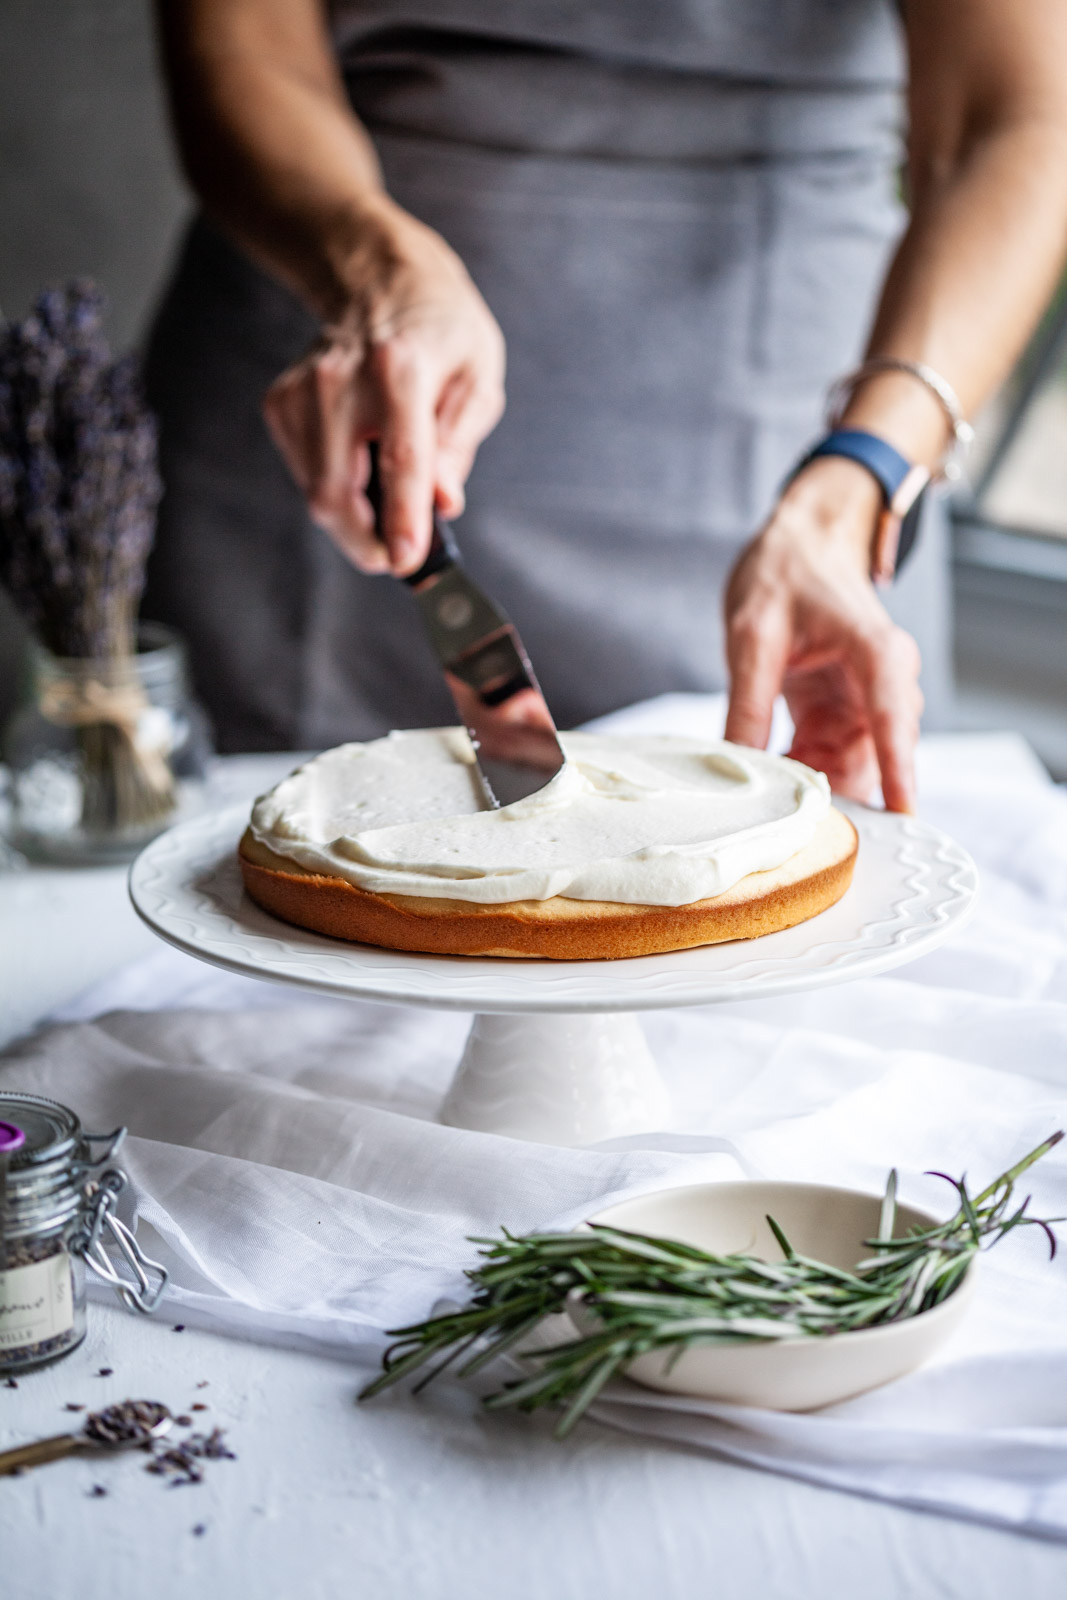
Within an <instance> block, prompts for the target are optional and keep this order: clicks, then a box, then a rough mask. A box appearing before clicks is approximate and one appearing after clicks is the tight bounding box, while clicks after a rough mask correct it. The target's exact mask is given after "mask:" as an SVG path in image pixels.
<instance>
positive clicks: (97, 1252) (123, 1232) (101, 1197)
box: [71, 1129, 168, 1314]
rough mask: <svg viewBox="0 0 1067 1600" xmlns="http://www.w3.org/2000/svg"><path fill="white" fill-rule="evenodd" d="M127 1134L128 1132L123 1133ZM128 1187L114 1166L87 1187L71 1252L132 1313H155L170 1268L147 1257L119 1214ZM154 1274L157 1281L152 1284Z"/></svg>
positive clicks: (122, 1174) (124, 1178) (124, 1177)
mask: <svg viewBox="0 0 1067 1600" xmlns="http://www.w3.org/2000/svg"><path fill="white" fill-rule="evenodd" d="M122 1131H123V1132H125V1129H123V1130H122ZM125 1187H126V1174H125V1173H124V1172H120V1171H119V1170H118V1168H117V1167H110V1168H109V1169H108V1170H107V1171H106V1172H102V1173H101V1174H100V1176H99V1178H97V1179H95V1180H94V1181H93V1182H91V1183H88V1184H86V1186H85V1200H86V1218H85V1223H84V1225H83V1227H82V1229H81V1231H80V1232H79V1233H78V1234H77V1235H76V1236H75V1237H74V1238H73V1239H72V1240H71V1249H72V1250H76V1251H77V1252H78V1253H79V1254H80V1255H82V1256H84V1258H85V1263H86V1265H87V1266H88V1267H90V1268H91V1269H92V1270H93V1272H95V1273H96V1275H97V1277H98V1278H103V1280H104V1282H105V1283H110V1284H111V1286H112V1288H113V1289H114V1290H115V1293H116V1294H117V1295H118V1297H119V1299H120V1300H121V1301H122V1303H123V1304H124V1305H125V1306H126V1308H127V1309H128V1310H130V1311H143V1312H145V1313H146V1314H147V1313H149V1312H152V1311H155V1309H156V1307H157V1306H158V1305H159V1302H160V1300H161V1299H162V1297H163V1290H164V1289H165V1288H166V1286H167V1277H168V1274H167V1269H166V1267H164V1266H163V1265H162V1263H161V1262H159V1261H153V1260H152V1258H151V1257H150V1256H146V1255H145V1253H144V1251H143V1250H142V1249H141V1247H140V1245H139V1244H138V1243H137V1240H136V1239H135V1238H134V1236H133V1234H132V1233H131V1232H130V1230H129V1228H127V1226H126V1224H125V1223H124V1222H123V1221H122V1220H121V1219H120V1218H119V1217H117V1216H116V1215H115V1212H114V1207H115V1202H116V1201H117V1199H118V1197H119V1195H120V1194H121V1193H122V1191H123V1189H124V1188H125ZM105 1229H106V1230H107V1232H108V1234H109V1235H110V1238H111V1240H113V1241H114V1243H115V1244H116V1245H118V1248H119V1251H120V1253H121V1254H122V1256H123V1258H124V1259H125V1261H126V1263H127V1265H128V1266H129V1268H130V1271H131V1272H132V1273H133V1281H132V1282H131V1281H130V1279H129V1278H127V1277H124V1276H123V1275H122V1273H120V1272H119V1271H118V1270H117V1269H116V1267H115V1265H114V1264H113V1262H112V1261H111V1259H110V1257H109V1256H108V1254H107V1251H106V1250H105V1248H104V1240H103V1234H104V1230H105ZM151 1274H155V1275H156V1279H157V1281H156V1282H155V1284H153V1282H152V1277H151Z"/></svg>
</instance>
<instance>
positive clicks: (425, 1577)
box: [0, 758, 1067, 1600]
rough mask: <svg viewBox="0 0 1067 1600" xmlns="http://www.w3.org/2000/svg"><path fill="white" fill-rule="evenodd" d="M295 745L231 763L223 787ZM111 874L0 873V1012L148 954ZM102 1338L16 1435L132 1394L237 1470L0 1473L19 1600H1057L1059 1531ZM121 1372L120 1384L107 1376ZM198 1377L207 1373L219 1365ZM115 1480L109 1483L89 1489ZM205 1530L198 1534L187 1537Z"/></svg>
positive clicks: (259, 1364) (295, 1362) (182, 1341)
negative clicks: (362, 1401)
mask: <svg viewBox="0 0 1067 1600" xmlns="http://www.w3.org/2000/svg"><path fill="white" fill-rule="evenodd" d="M279 764H281V765H283V766H284V765H285V760H284V758H282V761H281V763H279V761H278V759H277V758H264V759H263V760H261V761H260V760H257V761H248V760H242V761H241V762H240V763H234V764H233V765H232V767H230V768H229V769H227V770H226V771H224V773H223V775H222V778H221V780H220V781H221V785H222V789H221V790H220V792H223V791H224V792H225V793H226V795H227V797H229V796H232V795H234V794H239V793H240V792H241V791H242V790H246V791H247V792H249V793H250V792H253V791H254V790H255V789H256V788H257V787H261V786H262V785H263V784H264V783H265V782H267V781H269V780H270V778H271V776H272V775H273V773H274V772H275V771H277V770H278V767H279ZM148 938H149V936H148V935H147V934H146V933H145V932H144V931H143V930H142V929H141V928H140V926H139V924H138V923H137V921H136V918H135V917H134V914H133V912H132V910H130V908H129V906H128V904H127V903H126V900H125V889H124V875H123V874H122V873H121V872H119V871H117V870H115V871H94V872H91V873H87V874H84V875H83V874H75V873H55V872H48V871H45V870H43V869H38V868H30V869H28V870H24V871H21V872H17V873H10V874H5V875H4V876H3V877H0V1026H2V1028H3V1030H4V1034H5V1037H12V1036H14V1035H15V1034H17V1033H19V1032H22V1031H24V1030H25V1029H26V1028H28V1027H29V1026H31V1025H32V1023H33V1022H34V1021H35V1020H36V1019H37V1018H39V1017H40V1016H42V1015H44V1014H45V1013H46V1012H48V1011H50V1010H53V1009H54V1008H55V1007H57V1006H59V1005H62V1004H63V1003H64V1002H65V1001H66V1000H67V999H69V998H72V997H73V995H74V994H75V993H76V992H77V991H79V990H80V989H81V988H83V987H84V986H85V984H86V983H87V982H89V981H92V980H93V979H95V978H97V977H99V976H102V975H103V974H104V973H105V972H106V971H108V970H111V969H114V968H116V967H118V966H120V965H121V964H122V963H124V962H125V961H127V960H129V959H130V958H131V957H132V956H133V955H135V954H137V953H138V952H139V951H141V950H143V949H145V948H150V946H149V945H148V944H147V943H146V941H147V940H148ZM89 1309H90V1332H89V1337H88V1339H87V1341H86V1343H85V1344H84V1345H83V1346H82V1348H81V1349H80V1350H78V1351H76V1352H75V1353H74V1354H73V1355H72V1356H70V1357H68V1358H67V1359H66V1360H65V1361H62V1362H60V1363H58V1364H57V1365H55V1366H53V1367H49V1368H46V1369H44V1370H43V1371H41V1372H39V1373H35V1374H27V1375H25V1376H24V1377H22V1378H21V1379H20V1380H19V1387H18V1389H17V1390H10V1389H7V1388H5V1387H2V1386H0V1444H2V1445H10V1444H14V1443H19V1442H22V1441H24V1440H26V1439H29V1438H33V1437H38V1436H41V1435H44V1434H47V1433H51V1432H55V1431H63V1430H64V1429H65V1428H66V1427H67V1426H68V1425H69V1424H70V1423H71V1422H73V1423H74V1424H75V1425H77V1422H78V1419H77V1417H75V1416H73V1415H72V1414H70V1413H67V1412H66V1411H65V1410H64V1407H65V1405H66V1403H67V1402H68V1401H73V1402H79V1403H85V1404H89V1405H92V1406H95V1405H97V1404H103V1403H107V1402H109V1401H113V1400H119V1399H122V1398H125V1397H127V1396H146V1397H152V1398H158V1399H162V1400H164V1401H166V1402H167V1403H168V1404H169V1405H170V1406H171V1407H172V1409H174V1410H175V1411H180V1410H182V1409H183V1408H186V1407H188V1406H189V1405H190V1404H191V1403H192V1402H193V1401H195V1400H200V1401H204V1402H206V1403H207V1404H208V1405H209V1406H210V1410H209V1411H207V1412H205V1413H202V1414H198V1421H201V1422H203V1423H205V1424H206V1423H208V1422H210V1423H212V1424H218V1425H220V1426H223V1427H225V1428H226V1429H227V1430H228V1441H229V1443H230V1444H231V1446H232V1448H233V1449H234V1450H235V1451H236V1453H237V1456H238V1460H236V1461H219V1462H210V1463H208V1464H207V1472H206V1479H205V1482H204V1483H203V1484H201V1485H198V1486H194V1487H184V1488H170V1487H167V1486H166V1485H165V1484H164V1482H163V1481H162V1480H161V1479H159V1478H157V1477H153V1476H150V1475H148V1474H146V1473H145V1471H144V1470H143V1467H144V1463H143V1460H142V1459H141V1457H139V1456H138V1455H136V1454H134V1455H132V1456H126V1457H123V1458H121V1459H115V1460H112V1461H108V1462H90V1461H84V1460H76V1461H75V1460H72V1461H65V1462H61V1463H58V1464H56V1465H53V1466H50V1467H46V1468H41V1469H38V1470H37V1471H35V1472H33V1473H29V1474H26V1475H25V1476H24V1477H22V1478H18V1479H9V1480H2V1481H0V1563H2V1565H0V1593H2V1595H3V1596H4V1600H68V1597H69V1600H75V1597H78V1596H87V1597H89V1600H96V1597H100V1600H103V1597H104V1596H108V1597H113V1600H127V1597H129V1600H133V1597H134V1596H141V1595H145V1594H149V1595H152V1596H154V1597H159V1600H170V1597H172V1596H173V1597H175V1600H177V1597H178V1596H181V1597H182V1600H186V1597H187V1596H189V1595H190V1594H197V1593H199V1594H202V1595H205V1596H214V1595H216V1594H218V1595H223V1594H225V1595H226V1596H227V1597H231V1600H244V1597H245V1596H247V1597H249V1600H271V1597H274V1596H279V1597H281V1596H285V1597H286V1600H290V1597H291V1600H320V1597H322V1600H327V1597H329V1600H332V1597H334V1596H337V1597H341V1596H343V1597H344V1600H349V1597H355V1596H364V1595H367V1596H370V1595H373V1596H374V1597H375V1600H392V1597H396V1600H466V1597H471V1600H481V1597H483V1596H484V1597H489V1596H493V1597H497V1596H508V1597H518V1600H526V1597H530V1600H533V1597H540V1596H546V1597H547V1596H551V1597H552V1600H571V1597H573V1600H588V1597H590V1596H593V1595H604V1596H607V1597H610V1600H631V1597H632V1600H644V1597H649V1600H652V1597H655V1600H674V1597H678V1600H682V1597H685V1600H690V1597H692V1596H694V1595H705V1594H707V1595H709V1596H710V1595H716V1596H723V1597H728V1600H748V1597H750V1596H751V1597H753V1600H755V1597H757V1596H759V1597H760V1600H774V1597H779V1596H780V1597H782V1600H808V1597H811V1600H837V1597H841V1600H844V1597H845V1596H848V1597H849V1600H853V1597H855V1596H857V1595H859V1596H862V1597H863V1600H883V1597H884V1600H902V1597H906V1600H926V1597H931V1600H933V1597H934V1596H937V1597H939V1600H940V1597H956V1596H959V1597H960V1600H963V1597H966V1600H984V1597H987V1596H988V1597H989V1600H994V1597H996V1600H1003V1597H1004V1596H1006V1595H1007V1596H1011V1597H1013V1600H1014V1597H1019V1600H1044V1597H1045V1596H1048V1597H1050V1600H1052V1597H1054V1596H1055V1597H1057V1600H1059V1597H1061V1596H1062V1595H1063V1594H1064V1593H1067V1550H1065V1548H1064V1547H1063V1546H1062V1545H1058V1544H1051V1543H1044V1542H1042V1541H1040V1540H1036V1539H1031V1538H1026V1537H1020V1536H1017V1535H1011V1534H1006V1533H1002V1532H999V1531H996V1530H993V1529H990V1528H986V1527H979V1526H977V1525H974V1524H970V1523H967V1522H963V1521H959V1520H953V1519H948V1518H943V1517H938V1516H932V1515H928V1514H924V1513H919V1512H911V1511H907V1510H903V1509H899V1508H896V1507H893V1506H889V1505H885V1504H881V1503H878V1502H874V1501H868V1500H864V1499H861V1498H859V1497H857V1496H854V1495H845V1494H838V1493H835V1492H833V1491H828V1490H823V1489H818V1488H814V1487H812V1486H810V1485H807V1484H804V1483H800V1482H797V1481H793V1480H790V1479H788V1478H785V1477H781V1476H776V1475H772V1474H768V1473H759V1472H754V1471H750V1470H747V1469H745V1468H742V1467H738V1466H735V1465H732V1464H729V1463H725V1462H719V1461H715V1460H711V1459H708V1458H706V1457H703V1456H698V1455H697V1454H695V1453H692V1452H688V1451H685V1450H682V1449H678V1448H674V1447H668V1446H663V1445H657V1444H654V1443H650V1442H645V1441H640V1442H639V1441H636V1440H634V1439H631V1438H626V1437H623V1436H620V1435H616V1434H614V1433H611V1432H609V1431H608V1430H606V1429H603V1428H600V1427H597V1426H595V1425H591V1424H590V1425H585V1426H583V1427H582V1428H580V1429H579V1430H578V1431H577V1433H576V1434H575V1435H574V1436H572V1438H571V1439H570V1440H568V1441H567V1442H566V1443H565V1444H557V1443H556V1442H555V1441H553V1440H552V1439H551V1438H550V1436H549V1426H550V1425H549V1423H548V1422H547V1421H544V1420H542V1419H535V1420H527V1419H523V1418H518V1417H508V1416H491V1417H490V1416H485V1415H483V1414H482V1413H481V1412H480V1411H479V1409H478V1406H477V1403H476V1402H475V1401H474V1400H473V1398H472V1397H471V1396H469V1395H468V1394H465V1393H464V1392H463V1391H461V1390H459V1389H458V1388H457V1387H455V1386H447V1385H441V1386H440V1387H438V1388H437V1389H436V1391H435V1390H431V1391H429V1392H428V1393H427V1394H425V1395H423V1396H422V1397H421V1398H419V1399H414V1400H413V1399H411V1398H408V1397H406V1396H402V1395H394V1396H390V1397H387V1398H386V1399H384V1400H383V1401H380V1402H378V1403H377V1404H375V1405H374V1406H371V1407H360V1408H357V1407H356V1406H355V1404H354V1398H355V1393H356V1390H357V1389H358V1387H359V1384H360V1382H361V1381H362V1379H363V1378H364V1377H365V1374H364V1373H362V1372H361V1371H360V1370H359V1369H357V1368H356V1367H354V1366H353V1364H352V1363H351V1362H350V1361H346V1360H339V1359H336V1360H335V1359H330V1358H328V1357H324V1356H322V1355H317V1354H316V1355H312V1354H305V1353H300V1352H296V1351H292V1350H278V1349H273V1348H270V1347H268V1346H265V1345H255V1344H249V1343H246V1342H243V1341H239V1340H235V1339H227V1338H223V1337H221V1336H219V1335H216V1334H211V1333H207V1332H204V1331H199V1330H196V1329H194V1328H192V1327H189V1328H187V1329H186V1330H185V1331H184V1332H183V1333H175V1332H174V1331H173V1330H172V1322H171V1319H170V1318H169V1317H164V1318H163V1319H162V1320H159V1321H155V1322H151V1321H148V1320H145V1319H140V1318H134V1317H132V1316H129V1315H128V1314H126V1313H125V1312H123V1311H122V1310H120V1309H119V1308H118V1307H117V1306H116V1307H114V1308H112V1307H111V1306H105V1305H100V1304H93V1305H91V1306H90V1308H89ZM102 1366H109V1367H112V1368H113V1369H114V1372H113V1375H112V1376H111V1377H108V1378H101V1377H99V1376H97V1373H98V1369H99V1368H100V1367H102ZM205 1379H206V1380H207V1381H208V1387H207V1388H205V1389H202V1390H199V1389H197V1388H196V1385H197V1384H198V1383H200V1382H202V1381H203V1380H205ZM94 1484H103V1485H104V1486H105V1487H106V1488H107V1491H108V1492H107V1495H106V1496H104V1497H101V1498H96V1497H93V1496H92V1495H91V1493H90V1491H91V1488H92V1486H93V1485H94ZM199 1525H203V1527H204V1532H203V1533H202V1534H199V1535H198V1534H195V1533H194V1532H193V1529H194V1527H197V1526H199Z"/></svg>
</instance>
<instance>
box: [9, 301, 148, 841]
mask: <svg viewBox="0 0 1067 1600" xmlns="http://www.w3.org/2000/svg"><path fill="white" fill-rule="evenodd" d="M102 314H103V299H102V296H101V294H100V292H99V291H98V290H97V289H96V288H95V287H94V286H93V285H92V284H91V283H89V282H87V281H84V280H76V281H74V282H72V283H69V284H67V285H66V286H65V287H63V288H59V289H49V290H46V291H45V292H44V293H43V294H42V295H40V297H39V298H38V300H37V302H36V304H35V306H34V307H33V309H32V311H31V312H30V314H29V315H28V316H27V317H25V318H24V319H23V321H21V322H6V321H4V320H3V319H0V583H2V584H3V585H4V587H5V588H7V589H8V590H9V592H10V594H11V596H12V599H13V600H14V602H15V605H16V607H17V608H18V610H19V611H20V612H21V613H22V615H23V617H24V618H25V619H26V621H27V622H28V624H29V625H30V627H31V629H32V630H33V632H34V634H35V635H36V637H37V639H38V641H39V642H40V644H41V645H43V646H44V648H45V650H46V651H47V652H49V654H50V655H51V656H52V657H55V658H60V659H62V660H64V661H71V660H74V661H77V662H83V663H90V662H92V663H97V664H100V665H99V666H98V668H94V669H93V671H92V672H83V673H82V674H80V675H79V676H78V677H77V678H76V679H75V686H74V688H73V690H72V689H71V686H70V684H64V683H62V682H60V683H58V684H57V685H54V686H53V688H54V690H56V692H55V693H53V695H52V703H51V704H49V703H48V702H46V701H42V708H41V709H42V714H43V715H44V716H45V717H46V719H48V720H50V721H53V722H56V723H58V724H60V725H63V726H69V727H71V728H72V729H73V731H74V735H75V742H76V745H77V748H78V754H79V756H80V767H81V777H82V784H83V796H82V817H81V821H82V826H83V828H85V829H86V830H87V831H88V832H90V833H96V834H100V833H109V832H114V831H117V830H121V829H124V828H127V827H140V826H144V825H146V824H150V823H152V822H155V821H157V820H158V819H161V818H163V817H166V816H167V815H168V814H169V813H170V812H171V811H172V810H173V808H174V803H175V792H174V783H173V778H172V776H171V773H170V769H169V767H168V766H167V763H166V761H165V760H164V759H163V758H162V757H161V756H160V753H159V751H158V749H156V748H154V747H153V748H151V749H149V748H145V747H144V746H143V744H142V743H141V742H140V740H139V732H138V729H139V718H140V714H141V712H142V711H144V710H146V709H147V702H146V701H145V699H144V694H143V691H142V690H141V689H140V686H139V684H138V682H137V679H136V675H135V673H134V671H133V667H132V659H133V655H134V651H135V647H136V617H137V607H138V604H139V602H140V597H141V592H142V589H143V587H144V575H145V562H146V560H147V557H148V551H149V548H150V546H151V543H152V537H153V533H154V531H155V511H156V506H157V504H158V502H159V498H160V494H161V492H162V491H161V484H160V480H159V474H158V471H157V469H156V426H155V421H154V419H153V418H152V416H151V413H150V412H149V411H148V410H147V409H146V407H145V405H144V402H143V400H142V397H141V393H140V388H139V384H138V380H137V372H136V365H135V363H134V361H133V360H132V358H129V357H127V358H125V359H123V360H120V361H113V360H112V359H111V353H110V351H109V349H108V345H107V341H106V339H105V337H104V333H103V323H102Z"/></svg>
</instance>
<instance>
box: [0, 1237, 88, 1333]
mask: <svg viewBox="0 0 1067 1600" xmlns="http://www.w3.org/2000/svg"><path fill="white" fill-rule="evenodd" d="M73 1326H74V1297H73V1294H72V1292H71V1272H70V1257H69V1255H68V1254H67V1252H66V1251H65V1250H59V1251H57V1252H56V1254H55V1255H52V1256H49V1257H48V1259H47V1260H45V1261H33V1262H31V1263H30V1264H29V1266H25V1267H9V1268H8V1269H7V1270H6V1271H4V1272H0V1351H3V1350H21V1349H22V1348H23V1347H24V1346H25V1345H33V1344H40V1343H42V1342H43V1341H44V1340H45V1339H54V1338H56V1337H57V1335H59V1334H61V1333H69V1332H70V1330H71V1328H73Z"/></svg>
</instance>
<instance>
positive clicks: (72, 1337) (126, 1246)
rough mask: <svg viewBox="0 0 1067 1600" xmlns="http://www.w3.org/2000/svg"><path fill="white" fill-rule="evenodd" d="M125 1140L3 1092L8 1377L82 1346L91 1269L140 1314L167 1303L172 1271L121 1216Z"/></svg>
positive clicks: (0, 1259)
mask: <svg viewBox="0 0 1067 1600" xmlns="http://www.w3.org/2000/svg"><path fill="white" fill-rule="evenodd" d="M125 1136H126V1129H125V1128H118V1129H116V1130H115V1132H114V1133H108V1134H94V1133H86V1132H85V1131H84V1130H83V1128H82V1125H81V1123H80V1122H79V1120H78V1118H77V1117H76V1116H75V1114H74V1112H73V1111H71V1110H69V1109H68V1107H66V1106H62V1105H60V1104H59V1103H58V1101H55V1100H47V1099H45V1098H44V1096H43V1095H36V1094H20V1093H7V1092H0V1374H12V1373H16V1372H23V1371H26V1370H28V1369H30V1368H33V1367H40V1366H44V1365H46V1363H48V1362H50V1361H56V1360H58V1359H59V1357H60V1356H64V1355H67V1354H68V1353H69V1352H70V1351H71V1350H74V1349H75V1348H76V1347H77V1346H78V1345H79V1344H81V1342H82V1340H83V1339H84V1337H85V1269H86V1267H89V1269H90V1270H91V1271H93V1272H95V1273H96V1274H97V1275H98V1276H99V1277H101V1278H103V1279H104V1280H105V1281H106V1282H108V1283H110V1284H111V1285H112V1286H113V1288H114V1289H115V1292H116V1294H117V1295H118V1296H119V1298H120V1299H121V1300H122V1302H123V1304H124V1305H126V1306H127V1307H128V1308H129V1309H130V1310H131V1311H144V1312H151V1311H154V1310H155V1309H156V1306H157V1305H158V1304H159V1301H160V1297H161V1296H162V1293H163V1289H164V1286H165V1284H166V1281H167V1274H166V1271H165V1269H164V1268H163V1267H162V1266H160V1264H159V1263H158V1262H156V1261H152V1260H150V1259H149V1258H148V1257H147V1256H146V1255H145V1254H144V1253H143V1251H142V1250H141V1249H140V1247H139V1245H138V1244H137V1241H136V1239H135V1238H134V1236H133V1234H132V1233H131V1232H130V1230H129V1228H127V1227H126V1225H125V1223H124V1222H122V1221H121V1219H120V1218H119V1217H117V1216H116V1215H115V1209H114V1208H115V1202H116V1200H117V1199H118V1196H119V1195H120V1194H121V1192H122V1190H123V1189H124V1188H125V1186H126V1174H125V1173H124V1172H123V1171H122V1169H121V1168H120V1167H117V1166H115V1165H113V1158H114V1155H115V1152H116V1151H117V1150H118V1147H119V1145H120V1144H121V1143H122V1141H123V1139H124V1138H125ZM94 1147H98V1148H99V1147H102V1148H101V1149H100V1153H99V1154H96V1152H95V1150H94ZM105 1239H106V1241H107V1243H108V1244H110V1245H111V1246H113V1247H114V1249H115V1250H116V1251H117V1253H118V1256H119V1257H120V1258H121V1260H122V1261H123V1262H124V1263H125V1266H126V1267H127V1268H128V1270H129V1276H126V1275H125V1273H123V1272H120V1271H119V1270H118V1268H117V1267H116V1266H115V1264H114V1262H113V1261H112V1259H111V1257H110V1256H109V1255H108V1253H107V1251H106V1250H105V1248H104V1245H105Z"/></svg>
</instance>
